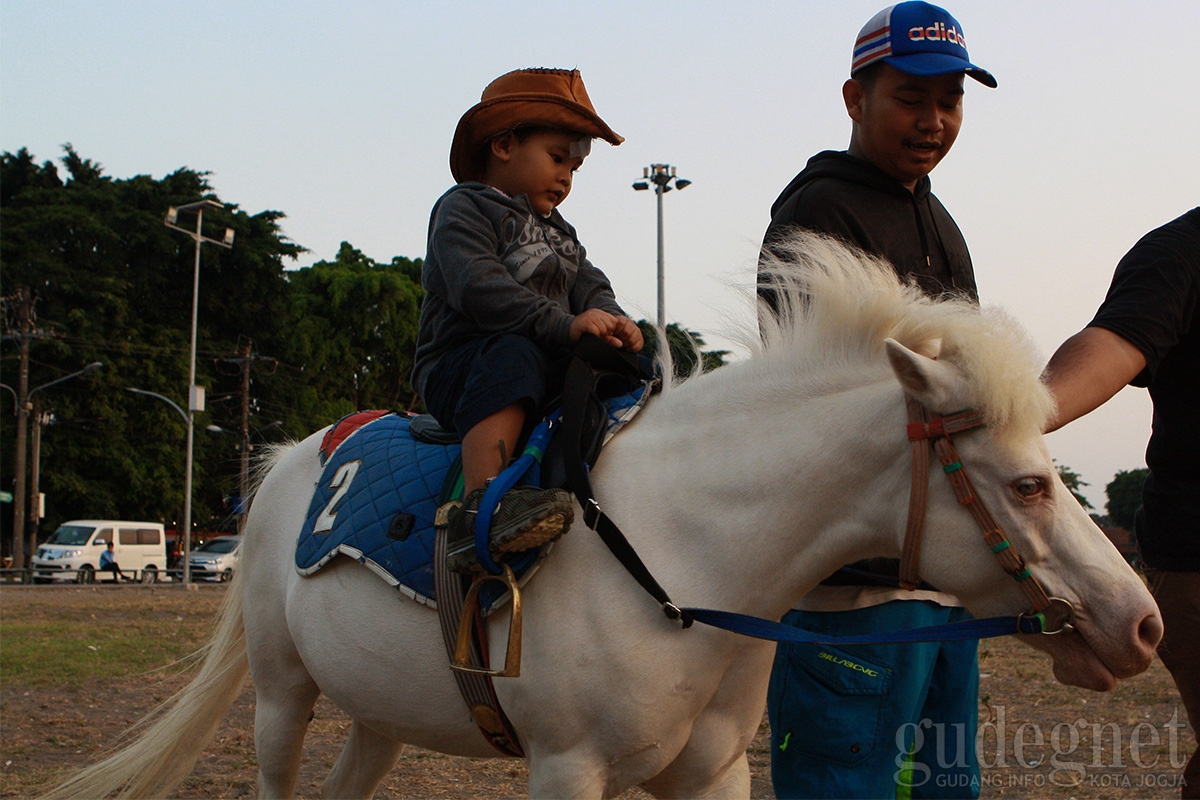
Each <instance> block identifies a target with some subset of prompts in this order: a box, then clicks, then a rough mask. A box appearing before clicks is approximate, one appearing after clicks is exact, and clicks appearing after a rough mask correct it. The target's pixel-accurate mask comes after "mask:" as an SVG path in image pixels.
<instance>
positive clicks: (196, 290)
mask: <svg viewBox="0 0 1200 800" xmlns="http://www.w3.org/2000/svg"><path fill="white" fill-rule="evenodd" d="M223 208H225V206H224V205H223V204H221V203H218V202H216V201H215V200H200V201H199V202H196V203H188V204H186V205H182V206H179V207H178V208H176V207H174V206H172V207H170V208H168V209H167V218H166V219H165V220H164V221H163V224H164V225H166V226H167V227H168V228H170V229H171V230H175V231H179V232H180V233H185V234H187V235H188V236H190V237H191V238H192V239H193V240H195V242H196V259H195V267H194V268H193V270H192V343H191V349H190V351H189V354H190V355H189V361H188V411H187V414H185V415H184V416H185V417H186V418H187V420H186V421H187V454H186V455H185V457H184V461H185V469H186V472H185V474H184V479H183V525H182V527H183V585H184V586H187V585H188V582H189V580H190V578H191V570H190V568H189V565H188V557H189V556H190V555H191V550H192V458H193V450H192V448H193V446H194V436H195V434H194V428H195V419H194V418H195V414H196V412H197V411H203V410H204V389H203V387H200V386H197V385H196V318H197V315H198V312H199V309H200V245H202V244H204V243H208V244H215V245H216V246H217V247H224V248H226V249H228V248H231V247H233V228H226V229H225V238H224V239H210V238H209V237H207V236H205V235H204V234H203V233H202V232H201V230H202V226H203V224H204V210H205V209H212V210H220V209H223ZM193 211H194V212H195V213H196V230H195V231H190V230H188V229H187V228H181V227H179V226H178V225H176V224H175V223H176V222H177V221H178V219H179V214H180V212H183V213H190V212H193ZM147 394H148V393H147ZM159 397H161V399H163V400H166V398H165V397H162V396H161V395H159ZM167 402H171V401H169V400H168V401H167ZM171 404H172V405H174V403H171Z"/></svg>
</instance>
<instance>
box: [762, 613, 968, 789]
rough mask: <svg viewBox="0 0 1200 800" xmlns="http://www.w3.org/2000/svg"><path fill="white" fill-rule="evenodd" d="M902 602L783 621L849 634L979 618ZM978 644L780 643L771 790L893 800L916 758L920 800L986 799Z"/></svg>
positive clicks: (771, 715)
mask: <svg viewBox="0 0 1200 800" xmlns="http://www.w3.org/2000/svg"><path fill="white" fill-rule="evenodd" d="M970 618H971V615H970V614H969V613H968V612H967V611H966V610H964V609H961V608H945V607H943V606H939V605H937V604H936V603H931V602H928V601H921V600H896V601H892V602H890V603H884V604H883V605H879V606H872V607H870V608H861V609H856V610H854V611H840V612H810V611H789V612H788V613H787V614H786V615H785V616H784V618H783V622H784V623H786V624H789V625H794V626H796V627H798V628H803V629H805V630H808V631H813V632H815V633H824V634H829V635H831V636H850V635H854V634H860V633H874V632H877V631H887V630H900V629H905V628H916V627H921V626H925V625H937V624H941V623H945V622H957V621H959V620H962V619H970ZM977 650H978V642H976V641H974V640H972V641H966V642H920V643H912V644H871V645H846V646H844V647H831V646H828V645H811V644H798V643H797V644H791V643H782V642H781V643H780V644H779V646H778V648H777V649H776V653H775V667H774V670H773V671H772V673H771V683H770V688H769V689H768V693H767V716H768V719H769V721H770V724H771V780H772V783H773V784H774V788H775V795H776V797H780V798H817V797H820V798H841V797H845V798H885V797H886V798H894V797H896V790H897V783H898V780H900V779H901V778H902V776H901V775H900V774H899V773H900V770H901V768H902V766H903V765H904V762H905V756H906V754H908V753H909V752H912V761H913V764H912V773H911V777H910V778H909V779H908V780H906V782H907V783H909V784H910V785H911V787H912V797H914V798H926V797H928V798H933V797H936V798H975V797H978V796H979V786H980V784H979V762H978V758H977V757H976V753H975V734H976V731H977V729H978V722H979V665H978V660H977V656H976V653H977Z"/></svg>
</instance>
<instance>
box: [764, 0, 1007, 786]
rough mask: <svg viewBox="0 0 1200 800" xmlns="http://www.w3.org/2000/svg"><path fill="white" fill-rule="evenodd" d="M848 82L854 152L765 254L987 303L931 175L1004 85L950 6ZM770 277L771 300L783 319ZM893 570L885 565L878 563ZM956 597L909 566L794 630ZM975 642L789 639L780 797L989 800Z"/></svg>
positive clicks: (779, 696) (812, 605) (888, 40)
mask: <svg viewBox="0 0 1200 800" xmlns="http://www.w3.org/2000/svg"><path fill="white" fill-rule="evenodd" d="M850 75H851V77H850V79H849V80H847V81H846V82H845V84H844V85H843V86H842V97H843V99H844V101H845V104H846V112H847V113H848V114H849V116H850V119H851V120H852V123H853V125H852V129H851V135H850V146H849V148H848V149H847V150H846V151H844V152H834V151H825V152H822V153H818V154H817V155H815V156H813V157H812V158H811V159H810V160H809V162H808V165H807V166H806V167H805V169H804V171H803V172H801V173H800V174H799V175H797V176H796V178H795V179H794V180H793V181H792V182H791V183H790V184H789V185H788V187H787V188H786V189H784V191H783V193H782V194H781V195H780V196H779V199H778V200H776V201H775V203H774V205H773V206H772V207H771V224H770V226H769V227H768V228H767V234H766V237H765V239H764V243H763V246H764V249H766V250H768V251H770V250H771V248H772V245H773V243H775V242H776V241H778V240H779V239H781V238H783V237H786V235H787V233H788V231H789V230H792V229H795V228H804V229H808V230H814V231H818V232H821V233H827V234H830V235H833V236H836V237H838V238H841V239H843V240H845V241H846V242H848V243H850V244H853V245H856V246H858V247H861V248H862V249H864V250H866V251H868V252H870V253H873V254H876V255H879V256H883V257H884V258H887V259H888V260H889V261H890V262H891V263H892V264H893V265H894V267H895V269H896V271H897V273H899V274H900V275H901V276H902V277H904V278H912V279H914V280H916V281H917V283H918V284H919V285H920V287H921V288H922V289H923V290H924V291H925V292H927V293H928V294H930V295H938V294H942V293H945V292H956V293H960V294H966V295H968V296H970V297H971V298H975V297H976V289H975V275H974V272H973V270H972V268H971V256H970V253H969V252H968V251H967V244H966V242H965V241H964V239H963V236H962V233H961V232H960V231H959V229H958V226H957V225H956V224H955V223H954V220H953V219H952V218H951V216H950V214H949V212H947V211H946V209H945V207H944V206H943V205H942V204H941V203H940V202H939V201H938V199H937V198H936V197H935V196H934V195H933V194H932V193H931V192H930V182H929V173H930V171H932V170H933V168H934V167H935V166H937V164H938V163H939V162H940V161H941V159H942V158H943V157H944V156H945V155H946V153H947V152H949V150H950V148H951V146H952V145H953V144H954V141H955V139H956V138H957V136H958V130H959V127H960V125H961V124H962V97H963V80H964V75H970V76H971V77H972V78H974V79H975V80H977V81H979V82H980V83H982V84H984V85H985V86H988V87H995V86H996V80H995V78H993V77H992V75H991V74H990V73H988V72H987V71H985V70H983V69H980V68H979V67H977V66H975V65H974V64H972V63H971V62H970V61H969V60H968V57H967V49H966V43H965V40H964V38H963V34H962V27H961V26H960V25H959V24H958V22H957V21H956V20H955V19H954V18H953V17H952V16H950V14H949V13H947V12H946V11H945V10H944V9H941V8H939V7H937V6H933V5H930V4H928V3H924V2H906V3H900V4H899V5H896V6H892V7H890V8H887V9H884V10H883V11H881V12H879V13H878V14H876V15H875V16H874V17H873V18H872V19H871V20H870V21H869V22H868V23H867V24H866V25H865V26H864V27H863V29H862V31H860V32H859V36H858V39H857V41H856V42H855V47H854V57H853V61H852V64H851V70H850ZM768 284H769V279H764V280H762V281H761V282H760V286H759V292H760V295H761V296H762V297H763V299H764V300H765V301H766V302H767V303H768V304H769V305H770V306H771V307H772V308H775V302H774V297H773V295H772V294H771V290H770V288H769V285H768ZM880 562H882V563H880ZM960 606H961V604H960V603H959V602H958V600H957V599H956V598H954V597H952V596H949V595H946V594H943V593H941V592H938V591H936V590H935V589H934V588H933V587H929V586H921V587H919V588H918V589H917V590H916V591H905V590H902V589H900V588H899V582H898V562H894V561H888V560H885V559H872V560H871V561H870V562H861V563H858V564H853V565H850V566H849V567H846V568H843V569H842V570H841V571H839V573H837V574H836V575H834V576H831V577H830V578H829V579H827V580H826V581H825V582H823V583H822V585H821V586H819V587H817V589H815V590H814V591H813V592H812V593H811V594H809V595H808V596H807V597H805V598H804V599H803V600H801V602H800V603H798V604H797V606H796V608H795V609H793V610H792V611H790V612H789V613H788V614H787V615H786V616H785V617H784V620H783V621H784V622H786V623H789V624H793V625H795V626H797V627H800V628H804V629H806V630H811V631H815V632H819V633H826V634H832V635H835V636H836V635H851V634H865V633H874V632H878V631H887V630H897V629H900V628H913V627H920V626H922V625H931V624H938V623H943V622H952V621H956V620H958V619H962V618H964V617H967V616H968V615H967V612H966V611H965V610H964V609H962V608H961V607H960ZM978 688H979V673H978V665H977V660H976V643H975V642H967V643H963V642H947V643H939V642H931V643H924V644H912V645H866V646H854V647H847V648H844V649H842V648H832V647H819V648H818V647H813V646H811V645H789V644H780V645H779V647H778V650H777V653H776V658H775V668H774V671H773V673H772V676H771V686H770V692H769V696H768V702H767V709H768V715H769V718H770V723H771V737H772V747H771V776H772V781H773V783H774V788H775V794H776V796H777V797H781V798H784V797H872V798H874V797H895V796H897V790H900V791H902V792H908V791H909V790H910V789H911V796H912V797H977V796H978V795H979V788H980V783H979V780H980V778H979V765H978V759H977V757H976V755H975V734H976V730H977V722H978V720H977V704H978V700H977V697H978Z"/></svg>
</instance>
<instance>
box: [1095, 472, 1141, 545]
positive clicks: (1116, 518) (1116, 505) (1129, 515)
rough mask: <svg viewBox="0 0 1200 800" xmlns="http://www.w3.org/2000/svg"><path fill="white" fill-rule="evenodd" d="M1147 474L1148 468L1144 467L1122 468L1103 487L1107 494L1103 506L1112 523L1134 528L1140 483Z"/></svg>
mask: <svg viewBox="0 0 1200 800" xmlns="http://www.w3.org/2000/svg"><path fill="white" fill-rule="evenodd" d="M1149 474H1150V470H1148V469H1146V468H1145V467H1143V468H1142V469H1135V470H1130V471H1128V472H1126V471H1124V470H1122V471H1121V472H1118V473H1117V474H1116V475H1114V476H1113V479H1112V481H1110V482H1109V484H1108V485H1107V486H1105V487H1104V493H1105V495H1107V496H1108V502H1107V503H1106V504H1105V506H1104V507H1105V509H1106V510H1107V511H1108V516H1109V517H1110V518H1111V519H1112V521H1113V524H1114V525H1117V526H1119V527H1122V528H1124V529H1125V530H1129V531H1132V530H1133V529H1134V524H1133V520H1134V515H1135V514H1136V513H1137V510H1138V508H1139V507H1140V506H1141V505H1142V484H1143V483H1145V482H1146V476H1148V475H1149Z"/></svg>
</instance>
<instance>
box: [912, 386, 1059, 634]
mask: <svg viewBox="0 0 1200 800" xmlns="http://www.w3.org/2000/svg"><path fill="white" fill-rule="evenodd" d="M905 400H906V403H907V405H908V440H909V441H910V442H911V443H912V463H913V468H912V488H911V490H910V492H909V502H908V524H907V525H906V527H905V531H904V548H903V550H902V551H901V558H900V586H901V588H903V589H908V590H913V589H916V588H917V586H918V585H919V584H920V578H919V577H918V565H919V561H920V557H921V537H922V534H923V533H924V529H925V510H926V508H927V507H928V498H929V453H930V450H933V451H934V452H936V453H937V457H938V461H940V462H941V464H942V471H943V472H944V473H945V474H946V477H948V478H949V479H950V485H951V486H952V487H953V488H954V494H955V496H956V497H957V498H958V503H959V505H961V506H965V507H966V508H967V510H968V511H970V512H971V516H973V517H974V518H975V522H976V523H977V524H978V525H979V529H980V530H981V531H982V532H983V540H984V542H985V543H986V544H987V546H988V547H990V548H991V550H992V553H993V554H994V555H995V556H996V559H997V560H998V561H999V562H1000V566H1001V567H1003V568H1004V571H1005V572H1007V573H1008V574H1009V575H1010V576H1012V578H1013V580H1015V581H1016V582H1017V585H1018V586H1019V587H1020V588H1021V591H1022V592H1024V593H1025V596H1026V597H1027V598H1028V599H1029V602H1030V604H1031V605H1032V606H1033V609H1032V611H1027V612H1025V613H1023V614H1022V615H1021V616H1022V617H1038V618H1039V619H1040V620H1041V622H1042V633H1046V634H1055V633H1062V632H1063V631H1070V630H1073V629H1074V627H1075V626H1074V624H1073V622H1074V619H1075V609H1074V607H1073V606H1072V605H1071V604H1070V602H1068V601H1066V600H1064V599H1062V598H1061V597H1051V596H1050V595H1049V594H1047V592H1046V590H1045V588H1044V587H1043V586H1042V584H1041V582H1040V581H1038V579H1037V578H1035V577H1034V576H1033V572H1032V571H1031V570H1030V569H1029V567H1027V566H1026V565H1025V560H1024V559H1023V558H1021V556H1020V555H1019V554H1018V553H1017V551H1016V548H1015V547H1013V546H1012V543H1011V542H1010V541H1009V540H1008V537H1007V536H1005V534H1004V531H1003V530H1002V529H1001V528H1000V526H999V525H998V524H996V520H995V518H994V517H993V516H992V514H991V512H990V511H988V509H987V506H985V505H984V504H983V501H982V500H981V499H980V498H979V495H978V494H976V492H975V488H974V486H972V485H971V479H970V477H968V475H967V471H966V468H964V467H963V463H962V460H961V459H960V458H959V455H958V450H957V449H956V448H955V447H954V441H953V440H952V439H951V436H952V435H953V434H956V433H963V432H965V431H970V430H974V429H976V428H982V427H983V426H984V424H985V422H984V417H983V412H982V411H980V410H979V409H970V410H967V411H960V412H958V413H957V414H947V415H945V416H934V417H932V418H931V417H930V414H929V410H928V409H927V408H926V407H925V406H924V405H923V404H922V403H921V402H920V401H919V400H917V399H916V398H914V397H912V396H911V395H905ZM1048 617H1051V619H1048Z"/></svg>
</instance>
